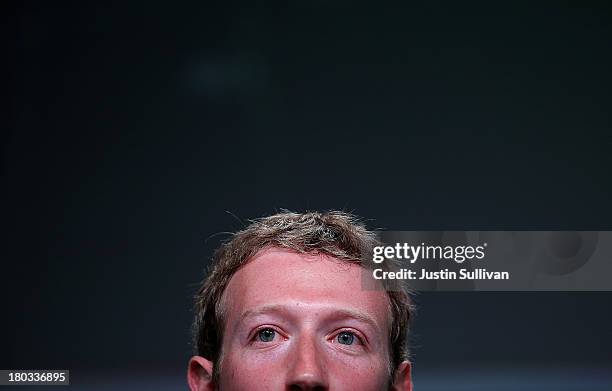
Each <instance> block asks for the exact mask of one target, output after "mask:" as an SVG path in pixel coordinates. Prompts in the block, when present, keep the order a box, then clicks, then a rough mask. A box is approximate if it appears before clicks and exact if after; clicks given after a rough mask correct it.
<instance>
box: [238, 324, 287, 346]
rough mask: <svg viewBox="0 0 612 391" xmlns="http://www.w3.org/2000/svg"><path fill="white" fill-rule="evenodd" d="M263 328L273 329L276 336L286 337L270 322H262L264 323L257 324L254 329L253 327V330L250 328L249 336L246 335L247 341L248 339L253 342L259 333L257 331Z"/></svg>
mask: <svg viewBox="0 0 612 391" xmlns="http://www.w3.org/2000/svg"><path fill="white" fill-rule="evenodd" d="M265 329H270V330H274V331H275V332H276V333H277V334H278V336H279V337H280V338H284V339H287V337H286V336H285V334H283V332H282V331H281V330H280V329H279V328H278V327H277V326H274V325H271V324H264V325H261V326H257V327H255V328H254V329H253V330H252V331H251V332H250V333H249V336H248V341H249V342H254V341H255V338H257V334H259V332H260V331H261V330H265Z"/></svg>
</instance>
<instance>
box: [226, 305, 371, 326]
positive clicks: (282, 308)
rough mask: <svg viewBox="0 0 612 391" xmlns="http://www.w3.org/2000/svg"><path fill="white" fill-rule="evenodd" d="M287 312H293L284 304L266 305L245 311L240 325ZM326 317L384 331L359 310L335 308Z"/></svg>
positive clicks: (241, 316)
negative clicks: (352, 321) (342, 319)
mask: <svg viewBox="0 0 612 391" xmlns="http://www.w3.org/2000/svg"><path fill="white" fill-rule="evenodd" d="M287 310H289V311H291V310H290V309H289V307H288V306H286V305H282V304H271V305H264V306H262V307H258V308H256V309H253V310H246V311H244V312H243V313H242V314H241V315H240V317H239V318H238V323H242V322H243V321H244V320H245V319H247V318H252V317H255V316H258V315H267V314H275V313H285V312H287ZM326 317H329V318H332V317H333V318H336V317H338V318H349V319H355V320H357V321H360V322H363V323H366V324H368V325H369V326H370V327H372V328H373V329H374V330H382V329H381V327H380V325H379V324H378V322H376V320H375V319H374V318H373V317H371V316H370V315H368V314H366V313H364V312H361V311H358V310H353V309H344V308H341V309H336V308H334V309H333V310H332V311H330V313H329V314H328V315H326Z"/></svg>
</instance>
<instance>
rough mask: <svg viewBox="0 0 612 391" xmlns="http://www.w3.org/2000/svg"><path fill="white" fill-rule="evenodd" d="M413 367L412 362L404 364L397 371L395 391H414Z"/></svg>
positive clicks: (394, 383)
mask: <svg viewBox="0 0 612 391" xmlns="http://www.w3.org/2000/svg"><path fill="white" fill-rule="evenodd" d="M411 372H412V365H411V364H410V361H404V362H402V363H401V364H400V365H399V366H398V367H397V370H396V371H395V379H393V386H392V387H391V389H392V390H394V391H412V375H411Z"/></svg>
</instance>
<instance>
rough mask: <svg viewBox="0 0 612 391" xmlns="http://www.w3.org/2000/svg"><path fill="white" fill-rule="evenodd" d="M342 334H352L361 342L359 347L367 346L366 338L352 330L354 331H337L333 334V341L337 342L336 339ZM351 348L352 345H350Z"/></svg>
mask: <svg viewBox="0 0 612 391" xmlns="http://www.w3.org/2000/svg"><path fill="white" fill-rule="evenodd" d="M342 333H349V334H352V335H353V336H355V338H357V340H358V341H359V345H365V338H364V337H363V336H361V334H359V333H358V332H357V331H355V330H352V329H340V330H337V331H336V332H335V333H333V334H332V335H333V338H332V340H333V341H336V339H337V338H338V336H339V335H340V334H342ZM348 346H350V345H348Z"/></svg>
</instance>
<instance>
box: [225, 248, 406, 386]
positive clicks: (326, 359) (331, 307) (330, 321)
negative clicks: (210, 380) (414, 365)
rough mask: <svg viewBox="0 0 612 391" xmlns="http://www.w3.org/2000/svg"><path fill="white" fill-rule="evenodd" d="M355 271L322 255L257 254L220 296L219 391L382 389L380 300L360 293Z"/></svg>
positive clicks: (385, 308)
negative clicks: (222, 327)
mask: <svg viewBox="0 0 612 391" xmlns="http://www.w3.org/2000/svg"><path fill="white" fill-rule="evenodd" d="M361 270H362V269H361V267H360V266H358V265H353V264H348V263H346V262H341V261H339V260H337V259H335V258H331V257H328V256H324V255H317V256H308V255H302V254H296V253H293V252H289V251H285V250H281V249H276V248H272V249H267V250H264V251H261V252H260V253H258V254H257V255H256V256H255V257H254V258H253V259H251V260H250V261H249V262H248V263H247V264H246V265H245V266H244V267H243V268H241V269H240V270H239V271H238V272H237V273H236V274H235V275H234V276H233V277H232V279H231V280H230V283H229V285H228V286H227V288H226V290H225V293H224V297H223V301H224V303H223V307H224V308H225V330H224V338H223V342H222V357H221V359H220V362H219V363H218V365H219V370H220V377H219V384H218V386H219V389H221V390H224V391H225V390H351V391H358V390H364V391H365V390H368V391H380V390H385V389H387V388H388V386H389V384H390V373H389V369H388V368H389V357H390V356H389V346H388V345H389V326H390V323H389V322H390V319H389V318H390V315H389V314H390V313H389V304H388V298H387V295H386V293H385V292H384V291H364V290H362V288H361ZM409 371H410V368H409V367H408V369H407V370H406V369H405V370H404V375H406V372H407V376H408V381H407V382H404V383H402V384H404V385H407V384H408V385H409V383H410V382H409ZM398 389H403V388H401V387H398ZM405 389H408V388H405Z"/></svg>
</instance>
